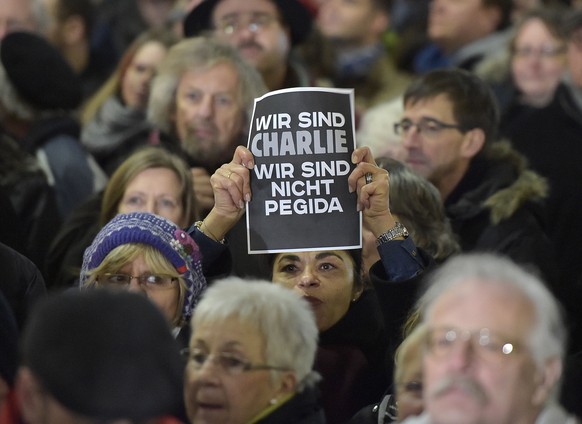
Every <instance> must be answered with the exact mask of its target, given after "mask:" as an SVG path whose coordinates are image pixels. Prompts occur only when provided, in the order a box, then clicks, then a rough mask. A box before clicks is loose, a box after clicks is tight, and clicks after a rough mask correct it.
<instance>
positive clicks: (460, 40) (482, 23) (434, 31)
mask: <svg viewBox="0 0 582 424" xmlns="http://www.w3.org/2000/svg"><path fill="white" fill-rule="evenodd" d="M497 15H498V12H497V13H496V11H495V10H494V9H492V8H485V7H484V6H483V5H482V0H433V1H432V3H431V7H430V13H429V21H428V35H429V37H430V39H431V40H433V41H434V42H436V43H437V44H438V45H439V46H441V47H442V48H443V49H445V50H446V51H447V52H452V51H455V50H457V49H459V48H460V47H462V46H464V45H466V44H468V43H470V42H472V41H475V40H477V39H479V38H481V37H483V36H485V35H487V34H489V33H490V32H492V31H493V30H494V29H495V27H496V26H497V20H496V19H495V18H496V16H497Z"/></svg>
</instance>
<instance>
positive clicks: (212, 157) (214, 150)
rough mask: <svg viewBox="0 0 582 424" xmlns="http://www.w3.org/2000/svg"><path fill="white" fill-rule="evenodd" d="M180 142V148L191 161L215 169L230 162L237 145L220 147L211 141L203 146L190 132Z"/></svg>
mask: <svg viewBox="0 0 582 424" xmlns="http://www.w3.org/2000/svg"><path fill="white" fill-rule="evenodd" d="M241 140H242V138H241ZM181 144H182V149H183V150H184V151H185V152H186V154H187V155H188V158H189V159H190V160H191V161H193V162H195V163H197V164H199V165H201V166H204V167H205V168H208V169H216V168H218V167H220V166H221V165H222V164H224V163H227V162H230V160H231V159H232V155H233V154H234V151H235V149H236V146H237V145H238V144H236V143H233V144H232V145H231V146H230V147H227V148H222V147H221V146H218V145H217V144H216V143H212V144H210V145H208V146H204V147H203V146H202V145H201V143H200V141H199V140H198V139H197V138H196V137H195V136H194V135H191V134H190V135H188V136H187V137H186V139H185V140H182V141H181Z"/></svg>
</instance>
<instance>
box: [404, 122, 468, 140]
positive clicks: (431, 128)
mask: <svg viewBox="0 0 582 424" xmlns="http://www.w3.org/2000/svg"><path fill="white" fill-rule="evenodd" d="M412 127H416V131H417V132H418V133H419V134H423V135H425V136H426V137H436V136H437V135H439V134H440V133H441V131H443V130H446V129H455V130H459V131H460V132H462V133H465V132H467V131H466V130H465V129H464V128H463V127H462V126H461V125H457V124H447V123H445V122H441V121H439V120H438V119H434V118H421V119H420V120H419V121H418V122H416V123H415V122H412V121H411V120H410V119H403V120H402V121H400V122H397V123H395V124H394V133H395V134H396V135H403V136H407V135H408V134H409V132H410V130H411V129H412Z"/></svg>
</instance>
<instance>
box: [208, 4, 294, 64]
mask: <svg viewBox="0 0 582 424" xmlns="http://www.w3.org/2000/svg"><path fill="white" fill-rule="evenodd" d="M212 21H213V24H214V27H215V28H216V31H215V35H216V37H218V38H219V39H221V40H222V41H224V42H227V43H229V44H231V45H232V46H234V47H235V48H236V49H237V50H238V51H239V53H240V55H241V56H242V57H243V58H244V59H245V60H246V61H247V62H249V63H250V64H252V65H253V66H254V67H255V68H256V69H257V70H258V71H259V72H261V73H263V72H268V71H270V70H271V69H273V68H279V67H281V64H282V63H286V62H287V56H288V55H289V50H290V49H291V41H290V36H289V32H288V30H287V29H286V28H285V27H284V26H283V24H282V23H281V20H280V17H279V10H278V9H277V6H276V5H275V3H273V2H272V1H270V0H244V1H241V0H222V1H221V2H220V3H218V5H216V7H215V8H214V11H213V13H212Z"/></svg>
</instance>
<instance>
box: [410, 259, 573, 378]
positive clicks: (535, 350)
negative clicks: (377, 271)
mask: <svg viewBox="0 0 582 424" xmlns="http://www.w3.org/2000/svg"><path fill="white" fill-rule="evenodd" d="M468 281H471V282H472V283H477V284H479V285H480V286H488V287H492V286H493V287H502V288H504V289H505V290H506V291H507V292H508V293H514V294H515V293H518V294H521V295H522V296H524V297H525V298H526V299H528V300H529V302H530V303H531V305H532V306H533V309H534V313H535V323H534V326H533V328H532V331H531V333H530V334H529V337H528V339H529V350H530V352H531V354H532V357H533V358H534V360H535V361H536V363H537V365H538V366H539V367H541V366H543V364H544V363H545V362H546V360H548V359H550V358H555V357H558V358H560V359H561V360H563V359H564V355H565V350H566V338H567V330H566V326H565V324H564V321H563V316H562V310H561V307H560V305H559V304H558V302H557V300H556V299H555V298H554V296H553V295H552V293H551V292H550V291H549V290H548V289H547V287H546V286H545V285H544V283H543V282H542V280H540V279H539V278H538V277H537V276H536V275H534V274H533V273H530V272H528V271H527V270H526V269H524V268H522V267H521V266H519V265H517V264H515V263H514V262H512V261H511V260H510V259H508V258H505V257H502V256H498V255H495V254H492V253H470V254H463V255H459V256H456V257H454V258H451V259H449V260H448V261H447V262H446V263H445V264H444V265H443V266H442V267H441V268H440V269H438V270H437V271H436V272H435V273H434V274H433V275H432V278H430V281H429V286H428V290H427V291H426V292H425V294H424V295H423V296H422V297H421V299H420V301H419V302H420V303H419V305H420V310H421V315H422V317H423V321H424V322H425V323H426V322H427V318H428V316H429V315H430V313H431V311H432V308H433V306H434V304H435V301H436V300H437V299H438V298H439V297H440V296H441V295H442V294H443V293H444V292H446V291H448V290H450V289H453V288H455V287H458V286H461V285H463V284H465V283H467V282H468Z"/></svg>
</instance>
